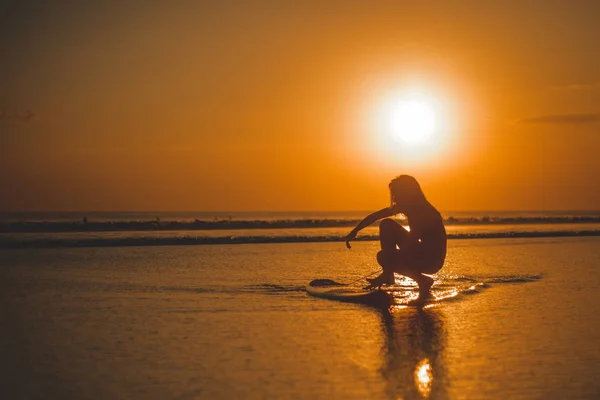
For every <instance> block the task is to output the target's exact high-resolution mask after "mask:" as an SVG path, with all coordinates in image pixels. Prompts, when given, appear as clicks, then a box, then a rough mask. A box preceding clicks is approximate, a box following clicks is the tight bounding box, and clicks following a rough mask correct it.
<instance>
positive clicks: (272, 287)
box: [240, 283, 306, 294]
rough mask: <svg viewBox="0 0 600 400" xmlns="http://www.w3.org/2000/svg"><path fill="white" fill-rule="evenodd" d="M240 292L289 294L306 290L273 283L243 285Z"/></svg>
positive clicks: (300, 287)
mask: <svg viewBox="0 0 600 400" xmlns="http://www.w3.org/2000/svg"><path fill="white" fill-rule="evenodd" d="M240 290H241V291H242V292H251V293H267V294H269V293H273V294H275V293H290V292H304V291H305V290H306V289H305V287H304V286H297V285H281V284H273V283H263V284H257V285H245V286H242V287H241V289H240Z"/></svg>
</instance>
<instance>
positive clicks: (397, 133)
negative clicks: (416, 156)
mask: <svg viewBox="0 0 600 400" xmlns="http://www.w3.org/2000/svg"><path fill="white" fill-rule="evenodd" d="M389 124H390V129H391V131H392V135H393V137H394V139H397V140H401V141H403V142H405V143H424V142H427V141H429V140H430V139H431V137H432V136H433V133H434V131H435V128H436V116H435V114H434V112H433V110H432V109H431V107H429V106H428V105H427V104H426V103H424V102H421V101H416V100H406V101H401V102H399V103H398V104H397V105H396V106H395V107H393V108H392V109H391V110H390V116H389Z"/></svg>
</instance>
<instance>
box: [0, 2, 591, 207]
mask: <svg viewBox="0 0 600 400" xmlns="http://www.w3.org/2000/svg"><path fill="white" fill-rule="evenodd" d="M13 3H15V4H13V5H2V6H0V8H1V9H0V27H1V28H0V29H1V31H0V50H1V52H2V54H3V57H2V58H3V61H2V65H1V66H0V71H1V74H0V82H1V86H0V185H1V188H2V196H1V198H0V211H29V210H73V211H84V210H98V211H103V210H104V211H118V210H140V211H151V210H152V211H158V210H161V211H169V210H190V211H191V210H207V211H211V210H215V211H216V210H227V211H252V210H370V209H376V208H381V207H383V206H385V205H386V204H387V201H388V198H389V196H388V193H387V183H388V182H389V180H390V179H391V178H393V177H394V176H395V175H398V174H401V173H410V174H413V175H415V177H416V178H417V179H418V180H419V181H420V182H421V184H422V186H423V188H424V190H425V192H426V195H427V196H428V198H429V199H430V200H431V201H432V203H434V205H436V206H437V207H438V208H439V209H441V210H508V209H510V210H553V209H554V210H561V209H562V210H574V209H587V210H593V209H599V208H600V207H599V204H600V178H599V177H598V172H599V171H600V168H599V167H600V161H599V158H598V155H597V154H599V153H600V52H598V51H597V50H596V47H597V39H598V37H600V26H599V25H598V24H597V19H598V18H597V17H598V16H599V15H600V2H597V1H592V0H590V1H569V2H566V1H565V2H558V1H557V2H548V1H541V0H540V1H506V2H497V1H481V0H480V1H463V2H458V3H460V4H457V2H448V1H426V2H417V1H400V0H395V1H377V2H362V1H304V2H292V1H289V2H287V1H268V2H267V1H238V2H232V1H222V2H217V1H214V2H209V1H205V2H198V4H196V5H190V4H189V3H188V2H164V3H162V5H161V4H160V2H158V3H154V4H150V3H149V2H144V1H140V2H134V1H131V2H120V1H105V2H98V3H99V4H95V5H89V4H85V5H84V4H78V3H74V4H73V2H68V3H67V2H64V3H63V2H44V1H35V2H34V1H23V2H13ZM50 3H52V4H50ZM124 3H125V4H124ZM410 90H416V91H419V92H421V93H424V94H425V95H426V96H427V97H428V98H429V99H431V100H432V101H435V102H436V104H439V107H440V110H441V112H442V113H443V114H444V118H443V119H442V118H441V119H440V120H439V121H438V122H439V127H438V128H439V132H438V133H437V136H435V137H434V138H433V139H432V143H431V145H432V146H433V147H436V146H437V147H438V149H437V150H436V151H424V150H423V149H422V148H411V147H410V146H406V145H403V144H401V143H398V142H395V141H391V140H390V139H389V137H387V136H386V135H385V134H384V133H383V132H382V129H381V118H380V114H381V110H382V109H383V108H384V107H385V106H386V102H389V101H390V99H394V98H396V97H398V96H401V95H402V94H403V93H406V92H407V91H410Z"/></svg>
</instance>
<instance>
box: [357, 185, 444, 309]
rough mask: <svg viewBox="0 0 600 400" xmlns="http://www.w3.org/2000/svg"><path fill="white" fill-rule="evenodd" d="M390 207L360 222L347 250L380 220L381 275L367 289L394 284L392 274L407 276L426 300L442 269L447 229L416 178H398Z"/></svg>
mask: <svg viewBox="0 0 600 400" xmlns="http://www.w3.org/2000/svg"><path fill="white" fill-rule="evenodd" d="M389 188H390V196H391V204H390V206H389V207H386V208H384V209H381V210H379V211H375V212H374V213H372V214H370V215H368V216H367V217H365V219H363V220H362V221H360V223H359V224H358V225H357V226H356V228H354V229H353V230H352V232H350V233H349V234H348V236H346V246H348V248H350V241H351V240H353V239H354V238H356V235H357V233H358V232H359V231H360V230H361V229H363V228H365V227H367V226H369V225H371V224H372V223H374V222H375V221H378V220H380V219H381V222H380V223H379V241H380V243H381V251H380V252H379V253H377V262H378V263H379V265H381V267H382V268H383V273H382V274H381V275H379V276H378V277H377V278H374V279H367V281H369V286H368V288H369V289H374V288H376V287H377V288H381V286H382V285H392V284H394V272H396V273H398V274H400V275H404V276H407V277H409V278H411V279H413V280H415V281H416V282H417V284H418V285H419V298H420V299H424V298H427V297H428V296H429V295H430V293H429V290H430V289H431V286H432V285H433V278H431V277H430V276H428V275H431V274H435V273H436V272H437V271H439V270H440V269H441V268H442V266H443V265H444V259H445V258H446V239H447V238H446V229H445V228H444V221H443V220H442V216H441V215H440V213H439V211H438V210H436V208H435V207H434V206H432V205H431V204H430V203H429V201H427V199H426V198H425V194H423V191H422V190H421V186H420V185H419V183H418V182H417V180H416V179H415V178H413V177H412V176H409V175H400V176H398V177H397V178H395V179H393V180H392V181H391V182H390V185H389ZM396 214H404V215H405V216H406V218H407V219H408V226H409V227H410V230H409V231H408V230H406V229H404V227H402V226H401V225H400V224H398V223H397V222H396V221H394V220H393V219H391V218H389V217H392V216H394V215H396Z"/></svg>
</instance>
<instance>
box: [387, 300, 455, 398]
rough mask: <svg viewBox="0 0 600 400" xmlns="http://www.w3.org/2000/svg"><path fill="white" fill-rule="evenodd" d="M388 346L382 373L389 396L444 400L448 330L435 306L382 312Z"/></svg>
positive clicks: (445, 393) (445, 392) (445, 395)
mask: <svg viewBox="0 0 600 400" xmlns="http://www.w3.org/2000/svg"><path fill="white" fill-rule="evenodd" d="M381 316H382V322H383V330H384V333H385V337H386V340H385V345H384V346H383V348H382V358H383V365H382V371H381V374H382V376H383V378H384V379H385V381H386V382H387V388H386V391H387V395H388V398H390V399H445V398H447V397H448V394H447V391H446V390H447V381H446V373H445V372H446V371H445V365H444V348H445V332H444V324H443V315H442V313H441V312H440V311H439V310H436V309H435V308H431V309H423V308H413V307H409V308H404V309H391V310H389V311H388V310H385V311H382V312H381Z"/></svg>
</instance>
